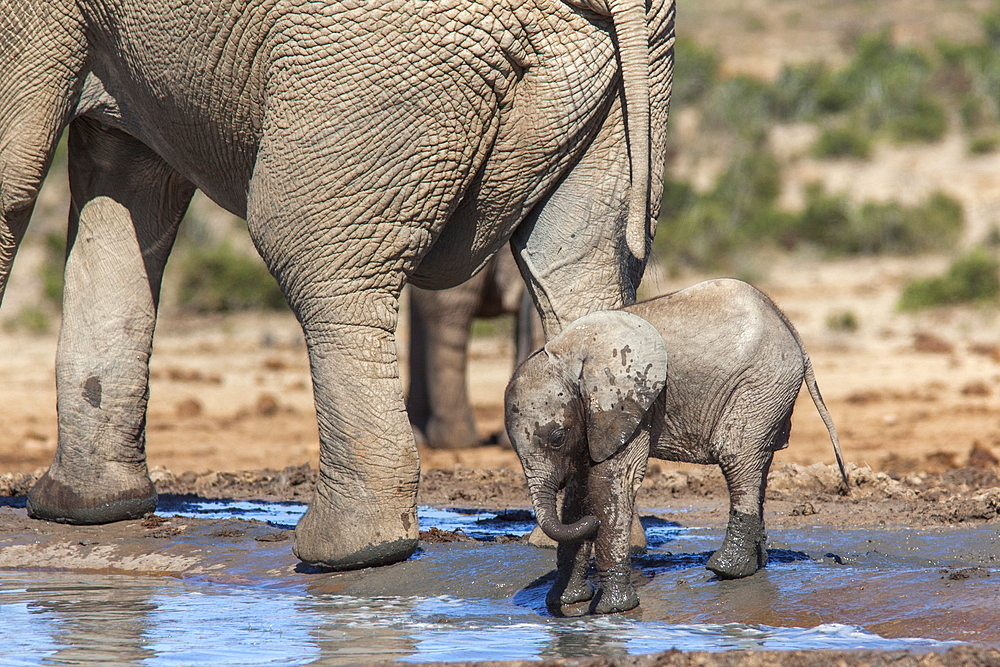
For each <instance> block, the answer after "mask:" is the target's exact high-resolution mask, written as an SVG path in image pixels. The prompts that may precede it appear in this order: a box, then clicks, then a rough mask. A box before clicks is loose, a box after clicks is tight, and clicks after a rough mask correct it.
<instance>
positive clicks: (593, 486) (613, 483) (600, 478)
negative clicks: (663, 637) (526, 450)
mask: <svg viewBox="0 0 1000 667" xmlns="http://www.w3.org/2000/svg"><path fill="white" fill-rule="evenodd" d="M642 466H643V468H644V467H645V461H644V460H643V461H642ZM626 467H627V466H626ZM621 468H622V465H621V462H620V461H617V459H616V458H614V457H613V458H611V459H608V460H606V461H604V462H602V463H598V464H596V465H595V466H594V467H593V468H592V470H591V475H590V493H591V499H592V500H591V502H592V504H593V507H592V509H593V512H594V515H595V516H596V517H597V518H598V520H599V521H600V522H601V525H600V528H598V530H597V539H596V540H595V541H594V556H595V560H596V561H597V571H598V578H599V581H598V587H597V594H596V595H595V596H594V601H593V603H592V604H591V611H592V612H593V613H595V614H611V613H615V612H621V611H628V610H629V609H634V608H635V607H638V606H639V595H638V593H636V591H635V587H634V586H633V585H632V562H631V556H630V552H631V544H630V543H631V539H630V538H631V527H632V514H633V513H634V511H635V490H634V489H633V483H632V480H633V477H634V474H628V471H627V470H626V471H625V472H624V473H623V472H622V470H621ZM637 472H638V474H639V478H640V479H641V475H642V470H639V471H637Z"/></svg>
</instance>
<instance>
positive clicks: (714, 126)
mask: <svg viewBox="0 0 1000 667" xmlns="http://www.w3.org/2000/svg"><path fill="white" fill-rule="evenodd" d="M774 107H775V98H774V90H773V88H772V87H771V85H770V84H768V83H767V82H766V81H761V80H759V79H752V78H750V77H747V76H737V77H734V78H732V79H729V80H727V81H723V82H722V83H719V84H716V85H715V86H714V87H713V88H712V89H711V91H710V92H709V94H708V95H707V96H706V98H705V101H704V104H703V109H702V111H703V120H704V123H705V125H706V127H707V128H709V129H711V130H723V131H727V132H730V133H732V134H733V135H735V136H737V137H742V138H745V139H749V140H750V142H751V143H753V144H759V143H760V142H761V141H762V140H763V139H764V138H765V137H766V135H767V131H768V130H769V129H770V128H771V126H772V125H773V124H774Z"/></svg>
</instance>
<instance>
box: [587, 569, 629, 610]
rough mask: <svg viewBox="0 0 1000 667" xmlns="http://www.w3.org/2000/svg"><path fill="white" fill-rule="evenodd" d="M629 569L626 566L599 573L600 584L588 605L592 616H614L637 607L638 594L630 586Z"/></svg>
mask: <svg viewBox="0 0 1000 667" xmlns="http://www.w3.org/2000/svg"><path fill="white" fill-rule="evenodd" d="M630 570H631V568H630V567H629V566H628V565H627V564H626V565H624V566H621V567H617V568H615V569H614V570H609V571H608V572H602V573H601V583H600V586H599V587H598V589H597V594H596V595H595V596H594V601H593V603H592V604H591V605H590V612H591V613H592V614H614V613H617V612H622V611H628V610H629V609H635V608H636V607H638V606H639V594H638V593H636V592H635V587H634V586H633V585H632V577H631V571H630Z"/></svg>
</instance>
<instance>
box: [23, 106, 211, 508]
mask: <svg viewBox="0 0 1000 667" xmlns="http://www.w3.org/2000/svg"><path fill="white" fill-rule="evenodd" d="M69 159H70V160H69V168H70V187H71V191H72V197H73V205H72V207H71V214H70V251H69V255H68V258H67V261H66V283H65V288H64V289H65V291H64V294H63V326H62V330H61V333H60V336H59V349H58V353H57V358H56V384H57V390H58V412H59V445H58V448H57V450H56V454H55V458H54V459H53V461H52V465H51V467H50V468H49V470H48V472H46V473H45V475H44V476H43V477H42V478H41V479H40V480H39V481H38V483H37V484H36V485H35V486H34V488H32V489H31V491H30V492H29V493H28V513H29V514H30V515H31V516H33V517H35V518H39V519H48V520H51V521H59V522H64V523H78V524H91V523H108V522H111V521H118V520H123V519H130V518H136V517H139V516H142V515H143V514H145V513H147V512H151V511H152V510H154V509H155V507H156V491H155V490H154V488H153V485H152V483H151V482H150V480H149V477H148V475H147V470H146V452H145V426H146V403H147V399H148V393H149V355H150V347H151V345H152V338H153V328H154V325H155V323H156V310H157V303H158V300H159V290H160V280H161V277H162V274H163V266H164V264H165V263H166V260H167V255H168V254H169V252H170V249H171V247H172V245H173V241H174V235H175V233H176V229H177V224H178V222H179V221H180V218H181V217H182V215H183V213H184V210H185V209H186V208H187V204H188V202H189V201H190V199H191V195H192V194H193V192H194V188H193V186H191V185H190V184H189V183H188V182H187V181H185V180H184V179H182V178H181V177H180V176H178V175H177V174H176V173H175V172H174V171H173V170H172V169H170V167H168V166H167V165H166V164H165V163H164V162H163V161H162V160H160V158H159V157H157V156H156V155H155V154H153V153H152V152H151V151H150V150H149V149H148V148H146V147H145V146H144V145H142V144H140V143H139V142H137V141H136V140H135V139H132V138H131V137H129V136H128V135H125V134H123V133H121V132H118V131H115V130H102V129H100V128H99V127H98V126H97V124H96V123H94V122H93V121H89V120H86V119H79V120H76V121H74V122H73V124H72V126H71V127H70V138H69Z"/></svg>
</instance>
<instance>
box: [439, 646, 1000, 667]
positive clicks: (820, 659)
mask: <svg viewBox="0 0 1000 667" xmlns="http://www.w3.org/2000/svg"><path fill="white" fill-rule="evenodd" d="M431 664H435V663H431ZM436 664H444V663H436ZM448 664H451V665H454V664H455V663H448ZM468 664H469V665H481V666H483V667H486V666H487V665H497V666H499V665H503V667H550V666H551V667H556V666H557V665H558V666H559V667H772V666H773V665H780V666H781V667H839V666H842V665H844V666H846V665H852V666H854V667H882V666H883V665H892V667H959V666H962V667H994V666H996V665H1000V651H996V650H993V649H982V648H976V647H972V646H959V647H956V648H953V649H950V650H948V651H947V652H945V653H926V654H923V655H918V654H913V653H908V652H905V651H728V652H726V653H697V652H696V653H683V652H681V651H667V652H666V653H655V654H652V655H639V656H622V657H615V658H606V657H595V658H564V659H559V660H540V661H528V660H524V661H510V662H503V663H500V662H479V663H468Z"/></svg>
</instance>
